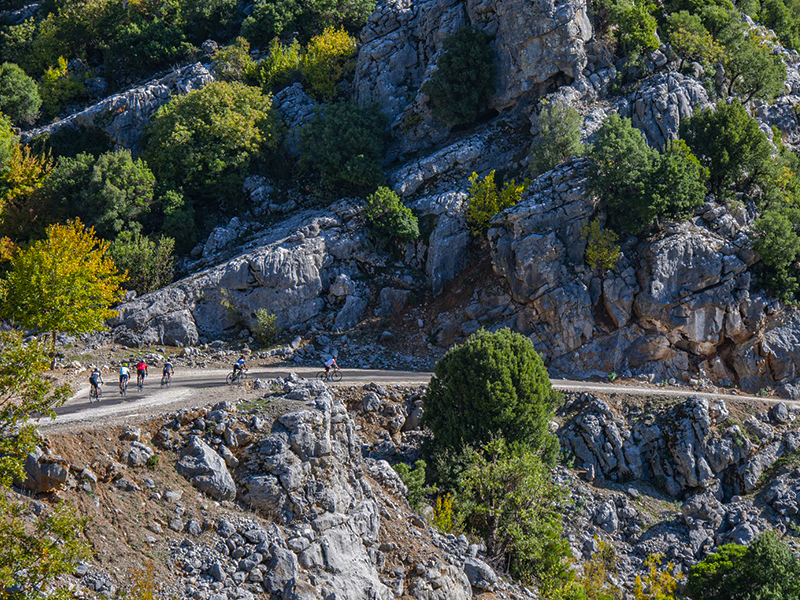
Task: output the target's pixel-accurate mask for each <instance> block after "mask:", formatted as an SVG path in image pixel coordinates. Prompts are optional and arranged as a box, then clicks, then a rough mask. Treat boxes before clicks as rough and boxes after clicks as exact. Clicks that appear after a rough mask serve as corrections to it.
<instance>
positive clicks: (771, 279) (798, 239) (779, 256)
mask: <svg viewBox="0 0 800 600" xmlns="http://www.w3.org/2000/svg"><path fill="white" fill-rule="evenodd" d="M753 230H754V232H755V243H754V246H755V249H756V251H757V252H758V253H759V254H760V255H761V260H762V262H763V264H764V279H765V281H764V283H765V284H766V286H767V287H768V288H769V289H770V290H771V291H772V292H773V293H774V294H776V295H777V296H778V297H780V298H783V299H784V300H791V299H792V298H793V297H794V295H795V294H796V293H797V291H798V276H797V268H796V263H797V258H798V256H800V234H798V231H799V230H800V208H797V207H794V206H793V207H780V208H775V209H771V210H767V211H765V212H764V214H762V215H761V216H760V217H759V218H758V219H757V220H756V222H755V223H754V224H753Z"/></svg>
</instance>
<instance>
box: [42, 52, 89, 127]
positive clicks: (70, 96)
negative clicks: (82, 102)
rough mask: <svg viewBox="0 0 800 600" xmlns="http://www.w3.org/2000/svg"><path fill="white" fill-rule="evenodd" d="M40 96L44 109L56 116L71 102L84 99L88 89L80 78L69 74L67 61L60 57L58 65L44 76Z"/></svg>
mask: <svg viewBox="0 0 800 600" xmlns="http://www.w3.org/2000/svg"><path fill="white" fill-rule="evenodd" d="M39 95H40V96H41V98H42V105H43V106H44V109H45V110H46V111H47V112H48V113H49V114H50V115H53V116H55V115H57V114H58V113H59V112H60V111H61V110H62V109H63V108H64V107H65V106H66V105H67V104H69V103H70V102H74V101H76V100H78V99H81V98H84V97H85V96H86V88H85V86H84V85H83V81H82V80H81V78H80V77H78V76H76V75H75V74H73V73H70V72H69V69H68V68H67V61H66V59H65V58H64V57H63V56H60V57H59V58H58V62H57V64H56V65H55V66H53V67H51V68H49V69H47V70H46V71H45V72H44V75H42V81H41V83H39Z"/></svg>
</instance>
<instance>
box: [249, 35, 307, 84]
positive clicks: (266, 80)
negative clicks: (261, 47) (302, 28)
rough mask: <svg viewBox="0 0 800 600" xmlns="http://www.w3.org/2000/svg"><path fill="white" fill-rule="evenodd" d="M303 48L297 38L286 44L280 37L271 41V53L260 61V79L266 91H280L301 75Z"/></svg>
mask: <svg viewBox="0 0 800 600" xmlns="http://www.w3.org/2000/svg"><path fill="white" fill-rule="evenodd" d="M301 59H302V49H301V47H300V42H298V41H297V40H296V39H295V40H292V43H291V44H289V45H288V46H287V45H284V44H282V43H281V41H280V40H279V39H278V38H275V39H273V40H272V42H270V45H269V54H268V55H267V57H266V58H264V59H263V60H261V61H259V63H258V80H259V82H260V83H261V85H262V86H263V87H264V91H267V92H269V91H278V90H280V89H282V88H284V87H286V86H287V85H289V84H290V83H292V82H293V80H297V81H299V80H300V77H301V74H300V72H301Z"/></svg>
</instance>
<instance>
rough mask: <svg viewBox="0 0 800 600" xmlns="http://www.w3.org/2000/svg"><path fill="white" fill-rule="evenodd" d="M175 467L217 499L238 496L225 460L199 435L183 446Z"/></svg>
mask: <svg viewBox="0 0 800 600" xmlns="http://www.w3.org/2000/svg"><path fill="white" fill-rule="evenodd" d="M175 469H176V470H177V471H178V473H180V474H181V475H183V476H184V477H185V478H186V479H188V480H189V482H190V483H191V484H192V485H193V486H194V487H196V488H197V489H198V490H200V491H201V492H204V493H206V494H208V495H209V496H211V497H212V498H214V499H215V500H233V499H235V498H236V485H235V484H234V482H233V477H231V474H230V472H229V471H228V467H227V466H226V465H225V461H224V460H223V459H222V457H220V455H219V454H217V453H216V452H214V450H213V449H212V448H211V447H210V446H209V445H208V444H206V443H205V442H204V441H203V440H201V439H200V438H198V437H192V438H191V441H190V442H189V443H188V444H187V445H186V446H185V447H184V448H183V450H182V451H181V459H180V460H179V461H178V463H177V464H176V465H175Z"/></svg>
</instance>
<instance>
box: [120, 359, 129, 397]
mask: <svg viewBox="0 0 800 600" xmlns="http://www.w3.org/2000/svg"><path fill="white" fill-rule="evenodd" d="M130 379H131V370H130V369H129V368H128V364H127V363H125V364H123V365H122V366H121V367H120V368H119V393H120V394H121V393H122V384H124V383H128V381H130Z"/></svg>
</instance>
